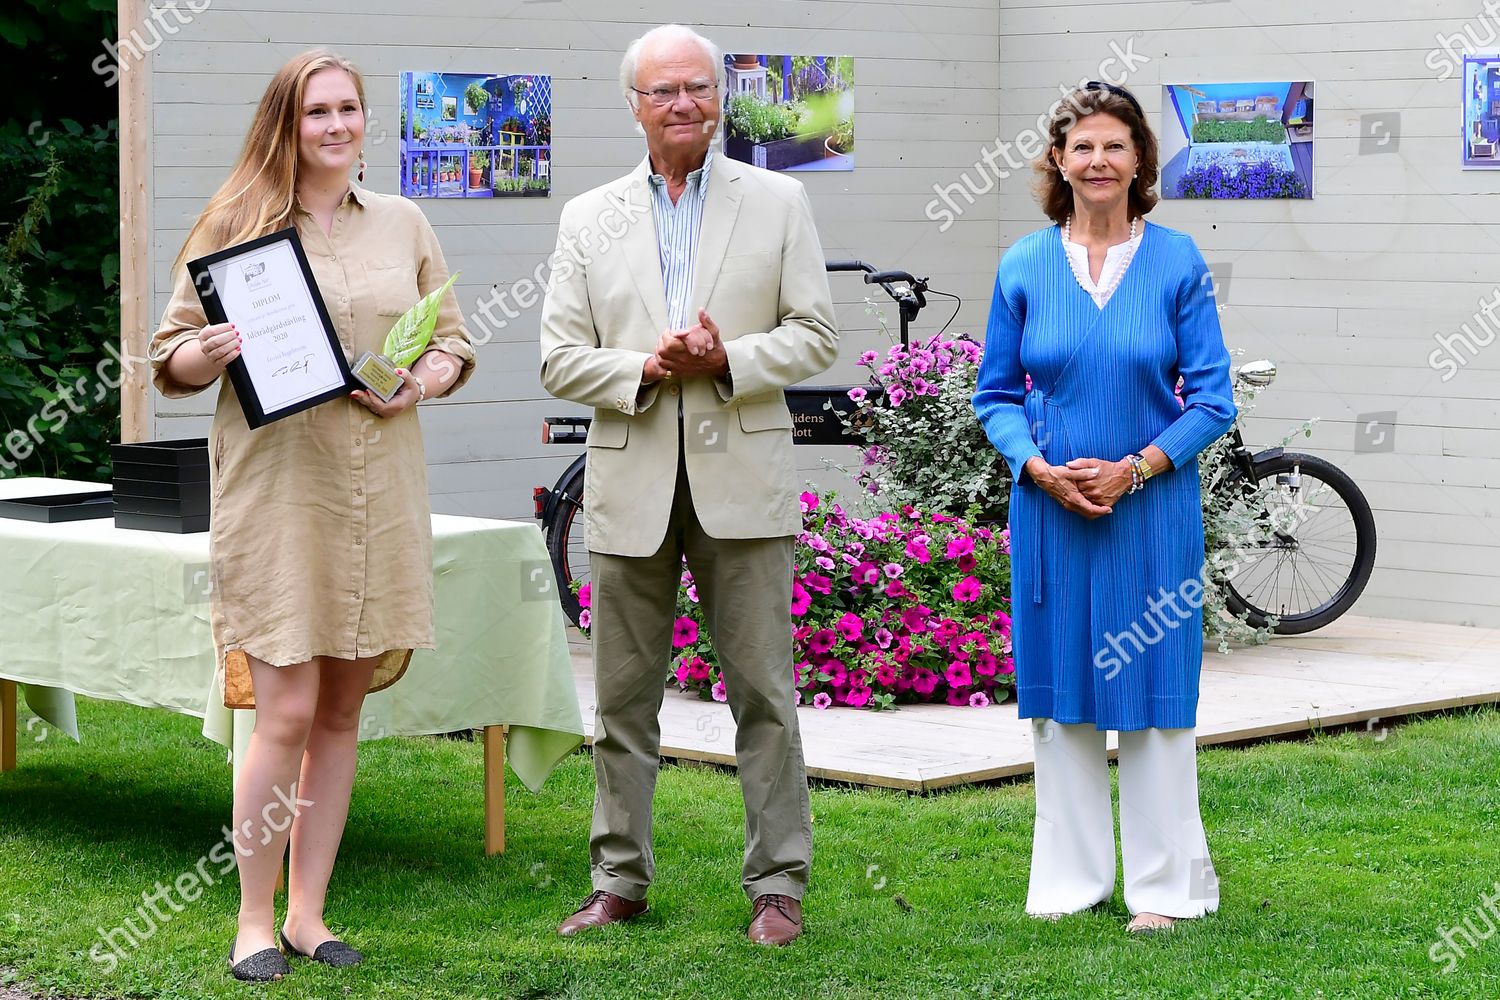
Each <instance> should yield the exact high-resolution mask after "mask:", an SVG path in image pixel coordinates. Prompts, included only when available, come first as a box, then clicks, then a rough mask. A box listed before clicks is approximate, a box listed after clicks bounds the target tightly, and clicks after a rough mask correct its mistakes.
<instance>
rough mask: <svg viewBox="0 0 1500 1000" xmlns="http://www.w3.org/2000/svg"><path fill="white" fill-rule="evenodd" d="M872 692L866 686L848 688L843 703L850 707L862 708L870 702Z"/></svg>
mask: <svg viewBox="0 0 1500 1000" xmlns="http://www.w3.org/2000/svg"><path fill="white" fill-rule="evenodd" d="M872 693H873V692H871V691H870V689H869V688H867V687H855V688H850V689H849V693H848V694H846V695H844V704H846V705H848V706H850V707H851V708H864V707H865V706H866V705H868V704H869V703H870V695H871V694H872Z"/></svg>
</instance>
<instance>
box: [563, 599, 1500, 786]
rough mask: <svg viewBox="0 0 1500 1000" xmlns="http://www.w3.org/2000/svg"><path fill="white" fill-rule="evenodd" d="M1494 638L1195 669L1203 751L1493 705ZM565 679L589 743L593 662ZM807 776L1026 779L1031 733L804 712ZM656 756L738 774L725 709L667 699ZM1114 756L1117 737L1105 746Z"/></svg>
mask: <svg viewBox="0 0 1500 1000" xmlns="http://www.w3.org/2000/svg"><path fill="white" fill-rule="evenodd" d="M1497 646H1500V629H1479V628H1463V627H1460V626H1452V625H1431V624H1425V623H1421V622H1404V621H1391V620H1386V619H1375V618H1357V617H1345V618H1343V619H1341V620H1339V621H1337V622H1335V623H1334V624H1333V625H1330V626H1329V627H1327V628H1325V629H1322V630H1321V631H1318V632H1314V633H1311V634H1310V635H1304V636H1294V637H1288V638H1278V639H1276V640H1275V641H1274V642H1272V643H1271V644H1270V645H1267V646H1261V647H1256V648H1251V649H1236V650H1235V651H1234V652H1232V653H1230V654H1228V655H1220V654H1219V653H1214V652H1210V653H1208V654H1207V655H1206V656H1205V657H1204V671H1203V683H1202V695H1201V698H1200V701H1199V708H1198V742H1199V744H1212V743H1236V742H1242V741H1245V740H1252V739H1257V738H1261V737H1267V736H1276V735H1284V734H1288V733H1297V732H1305V731H1307V730H1310V729H1313V728H1316V727H1320V726H1321V727H1328V726H1339V725H1348V724H1351V723H1353V724H1365V725H1367V726H1369V727H1370V728H1371V729H1372V730H1374V731H1379V728H1380V720H1382V719H1392V718H1396V717H1399V716H1404V715H1413V714H1417V713H1421V712H1433V711H1438V710H1441V709H1447V708H1455V707H1460V706H1464V705H1477V704H1487V703H1500V648H1497ZM573 672H574V677H575V679H576V681H577V684H578V697H579V701H580V703H581V704H582V706H583V717H584V727H585V730H586V731H587V732H588V733H589V734H590V738H592V733H593V722H594V684H593V676H592V668H591V666H590V662H589V653H588V648H587V646H586V645H584V644H583V643H582V641H581V640H580V641H578V642H576V643H575V645H574V647H573ZM801 711H802V714H803V724H802V741H803V747H804V752H805V755H806V759H807V770H808V774H810V775H811V776H813V777H816V778H824V779H828V780H833V781H847V782H852V783H855V784H859V785H868V786H878V787H885V788H901V789H907V790H910V791H929V790H932V789H937V788H943V787H947V786H951V785H960V784H965V783H970V782H977V781H986V780H990V779H994V778H1004V777H1010V776H1014V775H1022V774H1029V773H1030V772H1031V769H1032V763H1033V761H1032V753H1031V727H1030V724H1029V723H1028V722H1024V721H1022V720H1020V719H1018V718H1017V717H1016V706H1015V703H1014V701H1013V700H1012V701H1011V702H1009V703H1006V704H1002V705H997V706H991V707H989V708H951V707H949V706H946V705H916V706H906V707H903V708H902V709H901V710H900V711H895V712H879V713H877V712H867V711H863V710H854V709H846V708H838V709H829V710H827V711H821V712H819V711H816V710H815V709H812V708H803V709H802V710H801ZM661 723H662V755H663V756H664V757H668V758H677V759H684V760H696V761H707V762H711V763H715V764H728V765H733V764H734V721H733V719H731V718H730V714H729V706H727V705H721V704H718V703H714V702H705V701H700V700H699V699H698V698H696V697H694V696H691V695H687V694H681V693H678V692H677V691H676V690H675V689H674V690H668V691H667V695H666V701H665V703H664V704H663V706H662V713H661ZM1110 747H1111V749H1113V747H1114V737H1113V735H1111V737H1110Z"/></svg>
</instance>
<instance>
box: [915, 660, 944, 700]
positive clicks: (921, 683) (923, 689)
mask: <svg viewBox="0 0 1500 1000" xmlns="http://www.w3.org/2000/svg"><path fill="white" fill-rule="evenodd" d="M911 686H912V690H913V691H915V692H917V694H920V695H929V694H932V692H934V691H936V690H937V686H938V675H937V674H935V673H933V672H932V671H931V670H928V669H927V668H926V667H920V668H918V669H917V672H916V673H914V674H912V677H911Z"/></svg>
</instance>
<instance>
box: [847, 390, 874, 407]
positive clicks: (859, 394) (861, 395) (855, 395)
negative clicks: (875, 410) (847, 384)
mask: <svg viewBox="0 0 1500 1000" xmlns="http://www.w3.org/2000/svg"><path fill="white" fill-rule="evenodd" d="M869 395H870V394H869V393H868V392H866V391H865V390H864V389H863V388H862V387H861V386H855V387H854V388H852V389H850V390H849V398H850V399H851V400H853V401H854V402H856V403H863V402H864V401H865V397H867V396H869Z"/></svg>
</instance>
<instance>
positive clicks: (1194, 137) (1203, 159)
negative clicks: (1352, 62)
mask: <svg viewBox="0 0 1500 1000" xmlns="http://www.w3.org/2000/svg"><path fill="white" fill-rule="evenodd" d="M1312 86H1313V85H1312V83H1311V82H1310V81H1301V82H1298V81H1289V82H1281V83H1212V84H1194V85H1187V84H1172V85H1168V86H1166V87H1164V88H1163V89H1162V123H1163V127H1162V136H1161V139H1162V161H1163V162H1162V172H1161V178H1162V184H1161V187H1162V195H1163V196H1164V197H1166V198H1206V199H1213V200H1228V199H1257V200H1258V199H1271V198H1276V199H1280V198H1311V197H1312V196H1313V147H1312V128H1311V105H1312ZM1278 109H1279V110H1280V113H1279V114H1277V113H1276V112H1277V111H1278Z"/></svg>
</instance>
